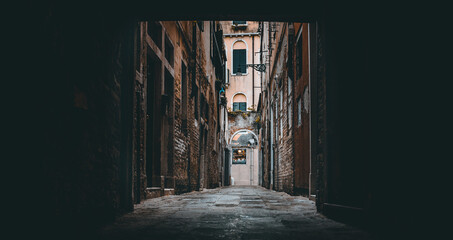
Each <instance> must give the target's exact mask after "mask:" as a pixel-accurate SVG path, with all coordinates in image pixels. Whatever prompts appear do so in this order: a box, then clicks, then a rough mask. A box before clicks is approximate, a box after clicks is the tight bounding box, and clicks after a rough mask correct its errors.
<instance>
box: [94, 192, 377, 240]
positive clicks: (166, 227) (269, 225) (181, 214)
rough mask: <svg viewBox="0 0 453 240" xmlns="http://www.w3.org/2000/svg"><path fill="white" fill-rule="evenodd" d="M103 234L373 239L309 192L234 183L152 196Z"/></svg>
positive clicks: (100, 236)
mask: <svg viewBox="0 0 453 240" xmlns="http://www.w3.org/2000/svg"><path fill="white" fill-rule="evenodd" d="M97 237H98V239H100V240H103V239H109V240H115V239H127V240H135V239H147V240H149V239H211V240H212V239H273V240H274V239H284V240H289V239H304V240H309V239H315V240H319V239H326V240H327V239H350V240H353V239H360V240H368V239H373V238H372V237H371V236H370V235H369V234H367V233H366V232H364V231H361V230H359V229H356V228H353V227H350V226H347V225H345V224H342V223H338V222H335V221H333V220H330V219H328V218H326V217H324V216H322V215H321V214H318V213H317V212H316V208H315V204H314V202H313V201H311V200H309V199H308V198H305V197H301V196H290V195H288V194H286V193H281V192H275V191H271V190H268V189H265V188H262V187H252V186H235V187H223V188H216V189H208V190H204V191H202V192H191V193H186V194H182V195H172V196H165V197H160V198H154V199H149V200H147V201H145V202H143V203H142V204H139V205H136V206H135V210H134V211H133V212H132V213H129V214H126V215H124V216H122V217H120V218H119V219H118V220H117V221H116V222H115V223H113V224H111V225H109V226H106V227H104V228H103V229H101V230H100V231H99V232H98V236H97Z"/></svg>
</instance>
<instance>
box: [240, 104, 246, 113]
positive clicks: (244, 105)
mask: <svg viewBox="0 0 453 240" xmlns="http://www.w3.org/2000/svg"><path fill="white" fill-rule="evenodd" d="M239 110H241V111H244V112H245V111H247V103H245V102H240V103H239Z"/></svg>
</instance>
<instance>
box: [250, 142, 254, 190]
mask: <svg viewBox="0 0 453 240" xmlns="http://www.w3.org/2000/svg"><path fill="white" fill-rule="evenodd" d="M250 150H251V151H250V159H251V161H250V185H253V162H254V158H253V150H254V149H253V148H250Z"/></svg>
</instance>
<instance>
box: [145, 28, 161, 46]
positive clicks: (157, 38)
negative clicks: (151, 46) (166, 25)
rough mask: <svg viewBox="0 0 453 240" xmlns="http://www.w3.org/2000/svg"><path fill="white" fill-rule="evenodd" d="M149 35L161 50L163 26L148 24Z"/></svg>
mask: <svg viewBox="0 0 453 240" xmlns="http://www.w3.org/2000/svg"><path fill="white" fill-rule="evenodd" d="M147 31H148V35H149V36H150V37H151V39H152V40H153V41H154V43H155V44H156V45H157V47H158V48H159V49H162V26H161V25H160V23H159V22H148V29H147Z"/></svg>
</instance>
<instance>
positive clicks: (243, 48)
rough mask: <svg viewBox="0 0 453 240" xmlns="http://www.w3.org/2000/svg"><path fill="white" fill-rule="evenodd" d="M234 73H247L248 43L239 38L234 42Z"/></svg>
mask: <svg viewBox="0 0 453 240" xmlns="http://www.w3.org/2000/svg"><path fill="white" fill-rule="evenodd" d="M232 49H233V52H232V54H233V57H232V59H233V62H232V65H231V67H232V68H233V74H238V75H240V74H242V73H247V44H246V43H245V42H244V41H242V40H237V41H235V42H234V43H233V47H232Z"/></svg>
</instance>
